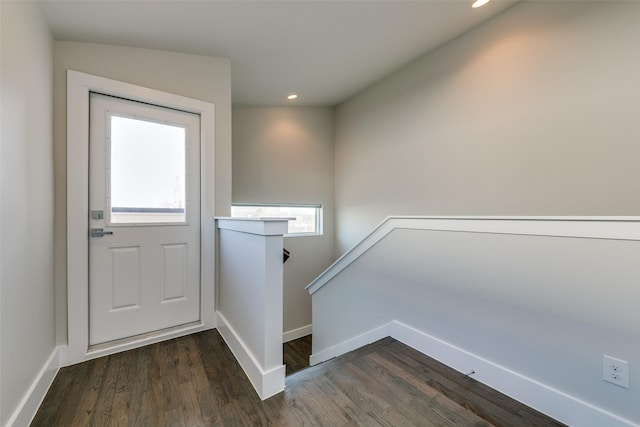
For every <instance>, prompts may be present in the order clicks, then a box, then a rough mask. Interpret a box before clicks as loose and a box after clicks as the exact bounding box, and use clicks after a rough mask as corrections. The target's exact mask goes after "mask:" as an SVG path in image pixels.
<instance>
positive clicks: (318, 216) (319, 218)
mask: <svg viewBox="0 0 640 427" xmlns="http://www.w3.org/2000/svg"><path fill="white" fill-rule="evenodd" d="M231 206H232V207H233V206H256V207H259V206H264V207H276V208H279V207H286V208H314V209H316V231H314V232H311V233H287V234H285V235H284V237H311V236H322V235H323V226H322V225H323V218H322V205H321V204H304V203H231Z"/></svg>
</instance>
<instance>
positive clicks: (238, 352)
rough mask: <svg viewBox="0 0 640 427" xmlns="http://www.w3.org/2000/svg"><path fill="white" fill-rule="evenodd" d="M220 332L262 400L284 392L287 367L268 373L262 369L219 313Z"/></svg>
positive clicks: (273, 369) (277, 368) (279, 367)
mask: <svg viewBox="0 0 640 427" xmlns="http://www.w3.org/2000/svg"><path fill="white" fill-rule="evenodd" d="M217 323H218V332H220V335H222V338H223V339H224V341H225V342H226V343H227V346H229V349H230V350H231V352H232V353H233V355H234V356H235V358H236V360H237V361H238V363H239V364H240V366H241V367H242V370H243V371H244V372H245V374H247V377H248V378H249V381H250V382H251V384H252V385H253V388H254V389H255V390H256V393H258V396H260V398H261V399H262V400H265V399H268V398H269V397H271V396H273V395H275V394H278V393H280V392H281V391H283V390H284V377H285V366H284V365H280V366H277V367H275V368H272V369H269V370H267V371H265V370H263V369H262V366H260V363H258V361H257V360H256V358H255V357H254V355H253V354H252V353H251V351H250V350H249V348H248V347H247V346H246V345H245V344H244V342H243V341H242V339H241V338H240V337H239V336H238V334H237V333H236V332H235V331H234V330H233V327H232V326H231V325H229V323H228V322H227V320H226V319H225V317H224V316H223V315H222V314H221V313H220V312H218V322H217Z"/></svg>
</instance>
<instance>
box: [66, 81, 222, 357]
mask: <svg viewBox="0 0 640 427" xmlns="http://www.w3.org/2000/svg"><path fill="white" fill-rule="evenodd" d="M90 92H99V93H103V94H107V95H113V96H119V97H122V98H127V99H132V100H134V101H141V102H148V103H153V104H159V105H165V106H168V107H171V108H176V109H179V110H183V111H189V112H192V113H195V114H199V115H200V128H201V129H200V134H201V150H202V152H201V162H202V171H201V189H200V191H201V194H202V202H201V210H202V211H201V262H200V266H201V267H200V268H201V283H200V286H201V287H200V295H201V307H200V321H201V323H202V324H203V328H204V329H210V328H214V327H215V326H216V324H215V322H216V320H215V319H216V317H215V269H214V262H212V260H215V259H216V251H215V236H216V229H215V221H214V219H213V216H214V214H213V213H214V212H215V206H214V203H215V199H214V197H215V194H214V191H213V189H211V188H210V187H211V186H212V185H214V176H215V170H214V164H215V158H214V153H215V107H214V105H213V104H211V103H208V102H204V101H200V100H196V99H191V98H187V97H184V96H179V95H174V94H170V93H166V92H161V91H158V90H155V89H149V88H145V87H142V86H137V85H132V84H129V83H123V82H119V81H116V80H111V79H106V78H103V77H98V76H93V75H90V74H85V73H80V72H77V71H73V70H68V71H67V307H68V317H67V321H68V335H69V347H68V354H67V357H66V358H65V359H66V360H65V363H66V364H71V363H77V362H82V361H84V360H88V359H90V358H93V355H92V354H90V353H89V352H88V349H89V307H88V301H89V290H88V283H89V271H88V238H87V235H88V206H89V200H88V195H89V183H88V181H89V179H88V177H89V141H88V138H89V93H90ZM213 188H215V187H213ZM162 337H163V334H162V333H159V334H158V335H157V336H156V337H155V338H157V340H158V341H159V340H160V338H162ZM134 342H138V343H140V345H146V344H147V343H149V342H150V341H148V340H140V341H134ZM114 348H116V347H114Z"/></svg>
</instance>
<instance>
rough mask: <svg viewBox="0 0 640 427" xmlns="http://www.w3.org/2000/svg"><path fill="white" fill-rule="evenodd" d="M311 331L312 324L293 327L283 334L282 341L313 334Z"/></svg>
mask: <svg viewBox="0 0 640 427" xmlns="http://www.w3.org/2000/svg"><path fill="white" fill-rule="evenodd" d="M311 332H312V329H311V325H307V326H302V327H300V328H296V329H292V330H290V331H287V332H284V333H283V334H282V342H283V343H285V342H289V341H293V340H297V339H298V338H302V337H306V336H307V335H311Z"/></svg>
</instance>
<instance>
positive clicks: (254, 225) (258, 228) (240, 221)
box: [215, 217, 295, 236]
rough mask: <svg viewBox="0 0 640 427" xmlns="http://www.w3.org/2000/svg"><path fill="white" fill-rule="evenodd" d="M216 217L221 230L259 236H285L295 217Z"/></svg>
mask: <svg viewBox="0 0 640 427" xmlns="http://www.w3.org/2000/svg"><path fill="white" fill-rule="evenodd" d="M215 219H216V221H217V222H218V228H219V229H221V230H231V231H237V232H239V233H248V234H257V235H259V236H283V235H285V234H286V233H287V230H288V226H289V220H293V219H295V218H246V217H216V218H215Z"/></svg>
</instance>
